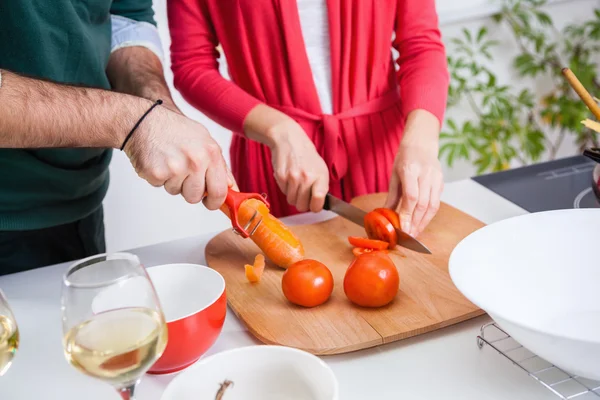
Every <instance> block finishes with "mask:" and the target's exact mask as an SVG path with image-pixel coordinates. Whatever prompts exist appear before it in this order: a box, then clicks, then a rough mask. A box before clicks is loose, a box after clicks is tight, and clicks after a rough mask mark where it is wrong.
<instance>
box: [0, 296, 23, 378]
mask: <svg viewBox="0 0 600 400" xmlns="http://www.w3.org/2000/svg"><path fill="white" fill-rule="evenodd" d="M18 348H19V328H18V327H17V321H16V320H15V317H14V315H13V313H12V311H11V309H10V307H9V306H8V300H7V299H6V296H4V293H2V290H0V376H3V375H4V374H5V373H6V371H8V368H9V367H10V365H11V364H12V361H13V358H14V357H15V354H16V353H17V349H18Z"/></svg>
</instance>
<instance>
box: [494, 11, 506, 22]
mask: <svg viewBox="0 0 600 400" xmlns="http://www.w3.org/2000/svg"><path fill="white" fill-rule="evenodd" d="M492 19H493V20H494V22H495V23H497V24H499V23H500V22H502V20H503V19H504V15H502V13H496V14H494V15H492Z"/></svg>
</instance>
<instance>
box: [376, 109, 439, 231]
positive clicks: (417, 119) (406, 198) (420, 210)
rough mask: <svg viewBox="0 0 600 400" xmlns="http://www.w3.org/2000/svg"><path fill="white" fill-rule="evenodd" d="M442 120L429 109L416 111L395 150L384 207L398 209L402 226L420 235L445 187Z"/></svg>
mask: <svg viewBox="0 0 600 400" xmlns="http://www.w3.org/2000/svg"><path fill="white" fill-rule="evenodd" d="M439 129H440V128H439V122H438V120H437V118H435V117H434V116H433V115H432V114H430V113H428V112H427V111H423V110H417V111H413V112H412V113H411V114H410V115H409V117H408V120H407V123H406V129H405V133H404V137H403V138H402V142H401V143H400V148H399V149H398V153H397V154H396V159H395V161H394V168H393V170H392V177H391V181H390V189H389V194H388V198H387V200H386V204H385V207H387V208H391V209H394V210H397V211H398V214H400V221H401V223H402V230H403V231H404V232H406V233H408V234H409V235H411V236H418V235H419V234H420V233H421V232H423V230H424V229H425V227H426V226H427V225H428V224H429V222H431V219H432V218H433V217H434V216H435V214H436V213H437V211H438V209H439V207H440V196H441V194H442V190H443V188H444V177H443V173H442V167H441V164H440V162H439V160H438V148H439V145H438V137H439Z"/></svg>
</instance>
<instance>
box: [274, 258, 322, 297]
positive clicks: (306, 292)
mask: <svg viewBox="0 0 600 400" xmlns="http://www.w3.org/2000/svg"><path fill="white" fill-rule="evenodd" d="M281 288H282V289H283V295H284V296H285V298H286V299H288V300H289V301H290V302H291V303H294V304H297V305H299V306H304V307H315V306H318V305H320V304H323V303H325V302H326V301H327V300H328V299H329V296H331V292H333V275H332V274H331V271H330V270H329V268H327V267H326V266H325V265H323V264H322V263H320V262H319V261H316V260H309V259H305V260H302V261H298V262H296V263H294V264H292V265H290V266H289V267H288V269H286V271H285V272H284V273H283V279H282V280H281Z"/></svg>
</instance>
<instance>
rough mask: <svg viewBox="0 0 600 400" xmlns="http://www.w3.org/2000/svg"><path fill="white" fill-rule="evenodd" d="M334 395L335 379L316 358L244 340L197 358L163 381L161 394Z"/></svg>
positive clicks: (197, 399) (276, 398) (270, 399)
mask: <svg viewBox="0 0 600 400" xmlns="http://www.w3.org/2000/svg"><path fill="white" fill-rule="evenodd" d="M225 380H230V381H232V382H233V386H230V387H229V388H228V389H227V391H226V394H225V395H224V396H223V399H224V400H225V399H226V400H242V399H243V400H338V396H339V395H338V391H339V389H338V383H337V380H336V378H335V376H334V374H333V372H332V371H331V369H330V368H329V367H328V366H327V365H326V364H325V363H324V362H323V361H321V359H320V358H318V357H316V356H314V355H312V354H310V353H307V352H304V351H301V350H297V349H293V348H289V347H283V346H267V345H258V346H248V347H241V348H238V349H233V350H228V351H224V352H222V353H217V354H215V355H213V356H210V357H207V358H205V359H204V360H200V361H198V362H197V363H196V364H194V365H193V366H191V367H189V368H188V369H187V370H186V371H184V372H182V373H181V374H180V375H179V376H177V377H176V378H175V379H173V381H172V382H171V383H170V384H169V386H167V389H166V390H165V392H164V393H163V396H162V397H161V400H214V398H215V395H216V393H217V391H218V390H219V387H220V384H221V383H222V382H224V381H225Z"/></svg>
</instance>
